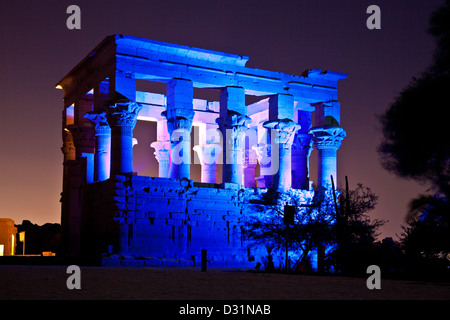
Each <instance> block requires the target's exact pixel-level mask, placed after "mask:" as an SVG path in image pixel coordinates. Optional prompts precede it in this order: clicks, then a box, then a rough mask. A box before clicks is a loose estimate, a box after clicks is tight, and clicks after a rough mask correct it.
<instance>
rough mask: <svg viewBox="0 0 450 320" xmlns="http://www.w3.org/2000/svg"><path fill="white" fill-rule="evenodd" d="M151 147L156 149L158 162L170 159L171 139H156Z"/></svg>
mask: <svg viewBox="0 0 450 320" xmlns="http://www.w3.org/2000/svg"><path fill="white" fill-rule="evenodd" d="M150 147H152V148H154V149H155V153H154V155H155V158H156V160H158V162H161V161H169V160H170V142H169V141H155V142H152V143H151V144H150Z"/></svg>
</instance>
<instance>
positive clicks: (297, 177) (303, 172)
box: [291, 132, 312, 190]
mask: <svg viewBox="0 0 450 320" xmlns="http://www.w3.org/2000/svg"><path fill="white" fill-rule="evenodd" d="M291 150H292V187H293V188H295V189H304V190H308V189H309V156H310V155H311V150H312V137H311V136H310V135H309V134H307V133H298V132H297V134H296V135H295V138H294V142H293V144H292V148H291Z"/></svg>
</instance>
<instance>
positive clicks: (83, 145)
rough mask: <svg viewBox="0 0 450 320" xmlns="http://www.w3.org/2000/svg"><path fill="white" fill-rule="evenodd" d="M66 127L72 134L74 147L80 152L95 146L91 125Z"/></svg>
mask: <svg viewBox="0 0 450 320" xmlns="http://www.w3.org/2000/svg"><path fill="white" fill-rule="evenodd" d="M67 129H68V130H69V131H70V133H71V134H72V138H73V143H74V145H75V148H76V149H78V150H79V151H81V152H88V151H86V150H89V152H91V151H90V149H93V148H94V146H95V139H94V130H93V129H92V127H91V126H79V125H73V124H72V125H69V126H67Z"/></svg>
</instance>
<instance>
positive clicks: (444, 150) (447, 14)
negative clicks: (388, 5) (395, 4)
mask: <svg viewBox="0 0 450 320" xmlns="http://www.w3.org/2000/svg"><path fill="white" fill-rule="evenodd" d="M449 21H450V0H447V1H446V2H445V4H444V5H443V6H442V7H440V8H439V9H438V10H437V11H435V12H434V13H433V14H432V16H431V19H430V27H429V30H428V32H429V33H430V34H431V35H433V36H434V38H435V40H436V44H437V46H436V49H435V52H434V56H433V61H432V63H431V65H430V66H429V67H428V68H427V69H426V70H425V71H424V72H422V73H421V74H420V75H419V76H418V77H414V78H413V79H412V80H411V82H410V84H409V85H408V86H407V87H406V88H405V89H404V90H403V91H402V92H401V93H400V94H399V95H398V97H397V98H396V99H395V101H394V102H393V103H392V104H391V105H390V107H389V108H388V109H387V111H386V112H385V113H384V114H383V115H381V117H380V121H381V124H382V130H383V137H384V140H383V142H382V143H381V144H380V146H379V148H378V151H379V154H380V156H381V161H382V164H383V166H384V167H385V168H386V169H387V170H389V171H391V172H393V173H395V174H396V175H398V176H400V177H403V178H412V179H414V180H417V181H419V182H426V183H431V185H432V187H433V188H435V189H436V190H441V191H443V190H447V192H448V188H449V182H450V139H448V136H449V132H448V116H447V115H448V108H449V107H450V105H449V100H448V88H450V72H449V71H450V22H449Z"/></svg>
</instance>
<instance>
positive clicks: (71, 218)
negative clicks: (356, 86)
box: [57, 35, 347, 266]
mask: <svg viewBox="0 0 450 320" xmlns="http://www.w3.org/2000/svg"><path fill="white" fill-rule="evenodd" d="M247 61H248V57H246V56H240V55H235V54H229V53H223V52H216V51H211V50H205V49H199V48H193V47H188V46H183V45H176V44H170V43H164V42H159V41H153V40H148V39H142V38H136V37H131V36H126V35H113V36H108V37H106V38H105V39H104V40H103V41H102V42H101V43H100V44H99V45H98V46H97V47H96V48H94V50H92V51H91V52H90V53H89V54H88V55H87V56H86V57H85V58H84V59H83V60H82V61H81V62H80V63H78V64H77V65H76V66H75V67H74V68H73V69H72V70H71V71H70V72H69V73H68V74H67V75H66V76H65V77H64V78H63V79H61V80H60V81H59V82H58V83H57V88H58V89H63V91H64V110H63V114H62V136H63V146H62V152H63V154H64V162H63V167H64V168H63V170H64V171H63V187H62V193H61V208H62V212H61V224H62V230H63V242H64V249H65V252H66V254H67V255H69V256H86V257H97V258H100V257H102V259H103V260H102V261H103V263H104V264H122V265H142V266H148V265H161V264H162V265H196V263H197V264H198V263H199V260H200V256H201V250H202V249H207V251H208V260H209V263H210V265H211V266H247V265H251V264H256V263H257V262H258V254H257V250H256V251H255V250H254V249H253V248H250V246H248V243H247V240H246V238H245V234H244V231H243V223H244V221H245V215H246V207H247V206H248V205H249V203H251V200H252V199H257V198H258V197H260V196H261V194H263V193H264V192H267V190H275V191H279V192H283V191H285V190H295V192H297V193H298V194H301V195H302V196H303V197H304V199H306V200H305V201H307V199H308V198H311V196H312V194H313V193H314V191H313V189H312V181H313V180H314V182H315V184H316V185H317V187H318V188H324V189H329V188H330V176H333V178H334V181H336V179H337V177H336V171H337V165H336V154H337V150H338V148H339V147H340V145H341V142H342V140H343V138H344V137H345V135H346V133H345V131H344V129H342V128H341V126H340V103H339V102H338V97H337V83H338V81H339V80H341V79H344V78H346V77H347V75H346V74H344V73H338V72H333V71H324V70H319V69H309V70H306V71H305V72H303V73H302V74H301V75H299V76H296V75H290V74H285V73H281V72H274V71H267V70H261V69H254V68H249V67H246V66H245V65H246V63H247ZM152 86H154V87H155V88H161V86H163V90H162V92H161V90H159V91H160V92H148V91H147V90H146V88H152ZM142 88H144V89H142ZM198 92H202V93H205V92H206V93H208V92H210V93H211V96H213V97H214V96H215V97H217V99H216V100H211V99H210V98H204V97H198V96H196V95H197V93H198ZM140 124H142V125H143V126H144V125H146V124H147V125H149V126H147V127H145V128H147V130H148V136H149V137H153V138H154V141H149V142H148V143H147V142H145V141H146V140H145V139H143V138H139V137H135V136H134V132H135V131H136V128H137V126H139V125H140ZM143 128H144V127H143ZM150 131H153V132H150ZM147 138H148V137H147ZM138 147H139V148H141V149H140V150H147V151H146V152H148V154H149V155H150V156H151V157H154V159H151V160H147V162H148V163H152V165H151V166H150V167H151V168H150V169H149V170H150V171H149V172H152V173H151V174H152V175H153V176H145V175H142V172H139V171H138V170H137V168H136V167H135V166H136V163H137V162H136V161H138V159H137V157H136V154H135V153H136V150H137V149H136V148H138ZM313 147H314V149H315V152H317V178H316V179H311V178H312V177H310V169H309V160H310V154H311V151H312V150H313ZM151 161H153V162H151ZM156 161H157V162H156ZM194 166H196V167H195V168H198V169H199V173H198V174H196V175H195V177H194V175H193V170H194ZM156 167H157V168H156ZM151 170H153V171H151Z"/></svg>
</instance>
